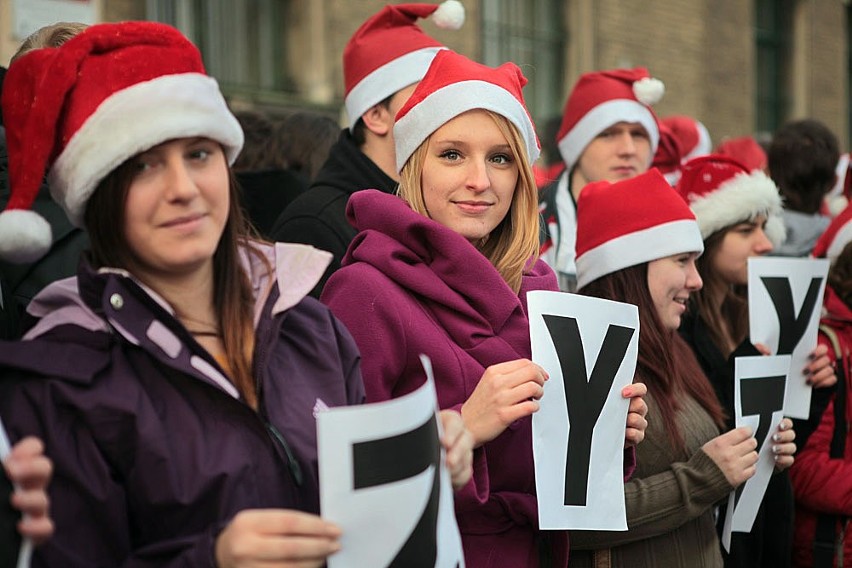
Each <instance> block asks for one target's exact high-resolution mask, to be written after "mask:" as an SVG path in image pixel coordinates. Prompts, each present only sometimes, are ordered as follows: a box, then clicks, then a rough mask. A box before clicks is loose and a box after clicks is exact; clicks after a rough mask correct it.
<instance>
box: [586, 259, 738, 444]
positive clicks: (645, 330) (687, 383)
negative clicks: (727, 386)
mask: <svg viewBox="0 0 852 568" xmlns="http://www.w3.org/2000/svg"><path fill="white" fill-rule="evenodd" d="M578 293H579V294H583V295H585V296H594V297H596V298H604V299H607V300H616V301H619V302H626V303H628V304H633V305H635V306H637V307H638V309H639V357H638V361H637V363H636V378H637V379H639V381H640V382H644V383H645V384H646V385H647V387H648V392H649V393H651V395H652V396H653V397H654V400H655V401H656V403H657V404H658V405H659V407H660V417H659V419H660V420H662V422H663V425H664V430H665V431H666V433H667V434H668V437H669V443H670V444H671V446H672V448H673V449H675V450H678V451H684V450H685V446H684V439H683V433H682V432H681V431H680V428H679V427H678V425H677V420H676V419H675V417H676V415H677V411H678V410H680V408H681V405H680V403H679V401H678V400H679V398H680V396H682V395H684V394H686V395H688V396H691V397H692V398H694V399H695V400H696V401H697V402H698V404H700V405H701V406H702V407H703V408H704V410H705V411H707V413H708V414H709V415H710V417H711V418H712V419H713V421H714V422H715V423H716V425H717V426H718V427H719V428H724V414H723V412H722V407H721V405H720V404H719V400H718V399H717V398H716V393H715V392H714V391H713V387H712V386H711V385H710V381H708V380H707V377H706V376H705V375H704V372H703V371H702V370H701V367H700V366H699V364H698V361H697V360H696V359H695V355H694V354H693V352H692V349H690V347H689V346H688V345H687V344H686V342H685V341H684V340H683V339H682V338H681V337H680V334H678V333H677V330H670V329H666V328H665V327H664V326H663V324H662V322H661V321H660V318H659V316H658V315H657V308H656V307H655V306H654V300H653V299H652V298H651V292H650V290H649V289H648V263H642V264H638V265H635V266H631V267H629V268H624V269H622V270H617V271H615V272H612V273H610V274H607V275H605V276H601V277H600V278H598V279H596V280H593V281H592V282H590V283H588V284H586V285H585V286H583V287H582V288H581V289H580V290H578ZM655 418H656V417H655Z"/></svg>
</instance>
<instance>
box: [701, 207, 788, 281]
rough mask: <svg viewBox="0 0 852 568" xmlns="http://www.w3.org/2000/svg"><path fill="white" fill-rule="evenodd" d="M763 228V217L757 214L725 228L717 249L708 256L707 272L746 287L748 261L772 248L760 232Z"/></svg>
mask: <svg viewBox="0 0 852 568" xmlns="http://www.w3.org/2000/svg"><path fill="white" fill-rule="evenodd" d="M765 228H766V216H765V215H758V216H757V217H755V218H754V219H753V220H751V221H746V222H744V223H738V224H736V225H734V226H733V227H731V228H730V229H728V230H727V231H726V232H725V235H724V236H723V237H722V242H721V243H720V244H719V248H718V249H716V250H715V251H714V252H713V253H712V254H713V256H712V258H710V269H711V270H714V271H715V272H716V274H717V275H718V276H719V278H720V279H721V280H722V281H723V282H725V283H726V284H733V285H741V286H745V285H747V284H748V259H749V258H750V257H753V256H763V255H765V254H767V253H769V252H771V251H772V248H773V247H772V242H771V241H770V240H769V237H767V236H766V233H765V232H764V230H765Z"/></svg>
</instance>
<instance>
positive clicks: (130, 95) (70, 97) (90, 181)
mask: <svg viewBox="0 0 852 568" xmlns="http://www.w3.org/2000/svg"><path fill="white" fill-rule="evenodd" d="M2 105H3V119H4V122H5V124H6V143H7V147H8V152H9V182H10V186H11V190H12V192H11V197H10V199H9V203H8V204H7V206H6V210H5V211H3V212H2V213H0V257H2V258H4V259H7V260H10V261H13V262H29V261H33V260H35V259H37V258H39V257H40V256H41V255H43V254H44V253H45V252H47V250H48V249H49V247H50V245H51V234H50V226H49V225H48V224H47V222H46V221H45V220H44V219H42V218H41V217H40V216H38V214H36V213H35V212H33V211H31V210H30V208H31V207H32V204H33V201H34V200H35V197H36V194H37V193H38V190H39V186H40V185H41V182H42V179H43V177H44V173H45V171H47V172H48V184H49V186H50V193H51V195H52V197H53V199H54V200H55V201H56V202H57V203H59V205H60V206H61V207H62V208H63V209H64V210H65V213H66V214H67V215H68V218H69V219H70V221H71V223H73V224H74V225H75V226H77V227H81V226H82V223H83V214H84V212H85V208H86V203H87V202H88V200H89V197H91V195H92V193H93V192H94V190H95V188H96V187H97V186H98V184H99V183H100V182H101V180H103V178H105V177H106V176H107V175H108V174H109V173H110V172H112V171H113V170H114V169H115V168H117V167H118V166H120V165H121V164H122V163H124V162H125V161H126V160H127V159H129V158H131V157H133V156H135V155H136V154H138V153H140V152H143V151H145V150H148V149H150V148H152V147H153V146H156V145H157V144H160V143H162V142H165V141H168V140H172V139H175V138H184V137H192V136H202V137H207V138H211V139H213V140H216V141H218V142H219V143H221V144H222V146H223V147H224V150H225V155H226V157H227V159H228V163H233V161H234V160H235V159H236V157H237V154H239V152H240V149H241V148H242V145H243V131H242V129H241V128H240V125H239V123H238V122H237V119H236V118H234V116H233V115H232V114H231V112H230V110H228V106H227V104H226V103H225V99H224V98H223V96H222V93H221V92H220V91H219V86H218V84H217V83H216V81H215V80H214V79H213V78H212V77H209V76H207V74H206V73H205V71H204V65H203V64H202V61H201V54H200V53H199V51H198V49H197V48H196V47H195V46H194V45H193V44H192V43H191V42H190V41H189V40H188V39H186V37H184V36H183V34H181V33H180V32H179V31H178V30H176V29H174V28H172V27H171V26H167V25H165V24H160V23H155V22H124V23H119V24H100V25H95V26H91V27H89V28H88V29H86V30H85V31H83V32H81V33H80V34H78V35H77V36H76V37H74V38H72V39H70V40H68V41H67V42H66V43H65V44H63V45H62V46H61V47H57V48H42V49H37V50H34V51H32V52H30V53H28V54H26V55H25V56H23V57H21V58H20V59H18V60H16V61H15V63H14V64H13V65H11V66H10V67H9V71H8V73H7V74H6V78H5V84H4V87H3V100H2Z"/></svg>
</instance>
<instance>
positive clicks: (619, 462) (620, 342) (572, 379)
mask: <svg viewBox="0 0 852 568" xmlns="http://www.w3.org/2000/svg"><path fill="white" fill-rule="evenodd" d="M527 303H528V305H529V314H530V318H529V319H530V340H531V343H532V357H533V360H534V361H535V362H536V363H538V364H539V365H541V366H542V367H543V368H544V369H545V370H546V371H547V373H548V374H549V375H550V379H549V380H548V381H547V382H546V383H545V385H544V396H543V397H542V399H541V408H540V409H539V411H538V412H536V413H535V414H533V424H532V426H533V457H534V459H535V482H536V493H537V496H538V517H539V525H540V526H541V528H542V529H586V530H627V515H626V511H625V504H624V477H623V471H624V429H625V424H626V421H627V411H628V408H629V406H630V401H629V400H627V399H625V398H622V396H621V389H622V388H624V387H625V386H627V385H629V384H631V383H632V382H633V374H634V372H635V370H636V358H637V354H638V347H639V313H638V311H637V309H636V306H634V305H631V304H623V303H620V302H611V301H609V300H602V299H599V298H591V297H588V296H580V295H576V294H566V293H562V292H545V291H538V292H530V293H529V294H528V295H527Z"/></svg>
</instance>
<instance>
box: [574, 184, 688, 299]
mask: <svg viewBox="0 0 852 568" xmlns="http://www.w3.org/2000/svg"><path fill="white" fill-rule="evenodd" d="M576 248H577V288H582V287H583V286H585V285H586V284H588V283H590V282H592V281H594V280H597V279H598V278H600V277H601V276H606V275H607V274H611V273H613V272H615V271H617V270H621V269H624V268H628V267H630V266H635V265H637V264H641V263H643V262H650V261H652V260H657V259H658V258H665V257H667V256H671V255H673V254H681V253H686V252H698V253H701V252H703V251H704V241H703V240H702V238H701V232H700V231H699V230H698V224H697V223H696V222H695V215H693V213H692V211H690V209H689V206H687V205H686V203H684V201H683V199H681V198H680V196H679V195H678V194H677V192H676V191H675V190H674V189H673V188H672V186H670V185H669V184H668V182H667V181H666V180H665V178H664V177H663V176H662V174H660V172H658V171H657V170H656V169H650V170H648V171H647V172H645V173H643V174H639V175H637V176H634V177H632V178H630V179H626V180H622V181H618V182H615V183H610V182H608V181H598V182H594V183H590V184H589V185H587V186H586V187H585V188H584V189H583V191H582V193H580V198H579V199H578V200H577V247H576Z"/></svg>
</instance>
